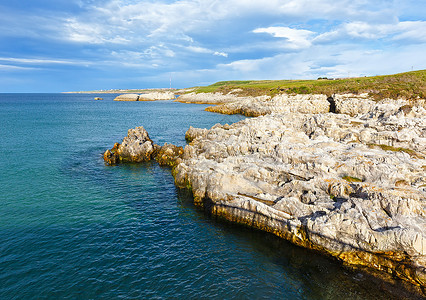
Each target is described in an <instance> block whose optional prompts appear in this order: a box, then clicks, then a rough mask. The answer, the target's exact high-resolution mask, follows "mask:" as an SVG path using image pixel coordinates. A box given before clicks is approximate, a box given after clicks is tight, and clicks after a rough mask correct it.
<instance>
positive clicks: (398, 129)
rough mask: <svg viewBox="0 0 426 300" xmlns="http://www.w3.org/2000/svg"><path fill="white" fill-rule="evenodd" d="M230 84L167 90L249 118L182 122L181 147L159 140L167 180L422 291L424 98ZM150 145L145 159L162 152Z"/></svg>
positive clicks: (243, 218) (219, 211)
mask: <svg viewBox="0 0 426 300" xmlns="http://www.w3.org/2000/svg"><path fill="white" fill-rule="evenodd" d="M235 93H236V92H229V93H226V94H220V93H210V94H202V93H198V94H196V93H190V94H187V95H183V96H181V97H179V98H178V101H181V102H190V103H209V104H213V105H215V106H212V107H209V108H207V110H209V111H214V112H219V113H226V114H234V113H240V114H244V115H246V116H252V117H255V118H250V119H245V120H242V121H240V122H238V123H235V124H232V125H228V124H225V125H221V124H217V125H215V126H213V127H212V128H211V129H201V128H192V127H191V128H190V129H189V130H188V131H187V133H186V136H185V137H186V139H187V141H188V142H189V145H187V146H186V147H185V149H184V150H183V149H182V150H181V151H179V150H178V151H174V150H167V147H166V148H164V151H163V153H164V152H168V153H171V160H170V163H163V164H165V165H170V166H172V167H173V170H172V173H173V176H174V178H175V183H176V185H177V186H178V187H180V188H186V189H189V190H190V191H192V194H193V196H194V203H195V204H196V205H199V206H201V207H204V209H206V210H207V211H209V212H210V213H212V214H213V215H216V216H218V217H221V218H224V219H226V220H229V221H231V222H236V223H240V224H245V225H248V226H250V227H253V228H257V229H260V230H264V231H267V232H271V233H273V234H275V235H278V236H280V237H282V238H285V239H287V240H289V241H291V242H293V243H295V244H297V245H300V246H303V247H307V248H310V249H314V250H318V251H320V252H322V253H326V254H328V255H331V256H333V257H336V258H337V259H339V260H341V261H342V262H343V263H346V264H348V265H352V266H365V267H368V268H370V269H375V270H377V271H379V272H382V273H386V274H392V275H393V276H396V277H399V278H402V279H404V280H406V281H407V282H410V283H411V284H413V285H414V286H417V287H419V288H420V289H421V290H422V291H423V293H424V289H425V287H426V271H425V269H426V212H425V208H426V176H425V174H426V160H425V157H426V109H425V108H426V107H425V100H424V99H421V98H416V99H414V100H413V99H410V100H406V99H398V100H393V99H382V100H380V101H378V100H377V99H373V98H372V97H370V96H369V95H368V94H360V95H354V94H348V93H346V94H333V95H328V96H326V95H323V94H312V95H310V94H308V95H288V94H278V95H275V96H268V95H263V96H255V97H252V96H248V97H242V96H237V95H235ZM136 140H137V139H136ZM141 142H142V145H143V144H144V143H145V142H146V140H141ZM123 144H126V143H125V141H124V140H123V143H122V145H123ZM136 144H138V143H136ZM165 146H166V145H165ZM165 146H163V147H165ZM117 147H118V146H117ZM117 147H114V148H117ZM168 147H171V146H168ZM114 148H113V149H114ZM153 148H154V149H156V150H154V152H152V153H154V154H153V155H150V157H151V158H155V159H157V161H161V159H159V158H158V157H160V156H161V155H160V156H159V153H161V151H160V148H159V146H153ZM108 151H109V150H108ZM142 156H143V155H142ZM106 161H107V162H108V160H107V159H106ZM118 161H120V159H118ZM122 161H126V159H123V160H122Z"/></svg>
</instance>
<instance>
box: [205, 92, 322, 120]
mask: <svg viewBox="0 0 426 300" xmlns="http://www.w3.org/2000/svg"><path fill="white" fill-rule="evenodd" d="M206 110H207V111H211V112H217V113H222V114H228V115H230V114H242V115H245V116H248V117H258V116H263V115H268V114H271V113H284V112H300V113H314V114H317V113H326V112H329V111H330V102H329V101H327V96H326V95H287V94H282V95H277V96H275V97H274V98H272V99H271V97H269V96H259V97H256V98H252V97H248V98H242V97H241V98H239V99H238V100H235V101H230V102H228V103H224V104H220V105H217V106H210V107H207V108H206Z"/></svg>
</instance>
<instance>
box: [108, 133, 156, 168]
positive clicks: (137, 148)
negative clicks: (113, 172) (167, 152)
mask: <svg viewBox="0 0 426 300" xmlns="http://www.w3.org/2000/svg"><path fill="white" fill-rule="evenodd" d="M157 149H158V146H157V145H155V144H154V142H153V141H152V140H151V139H150V138H149V135H148V132H147V131H146V130H145V128H143V127H142V126H141V127H136V128H135V129H129V131H128V132H127V136H126V137H125V138H124V139H123V142H122V143H121V144H119V143H115V145H114V147H113V148H112V149H111V150H107V151H105V153H104V160H105V161H106V162H107V163H108V164H110V165H113V164H117V163H122V162H142V161H149V160H151V159H152V158H153V155H154V153H155V152H156V150H157Z"/></svg>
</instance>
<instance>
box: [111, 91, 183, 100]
mask: <svg viewBox="0 0 426 300" xmlns="http://www.w3.org/2000/svg"><path fill="white" fill-rule="evenodd" d="M174 99H175V94H174V93H173V92H149V93H143V94H131V93H129V94H122V95H119V96H117V97H115V99H114V101H156V100H174Z"/></svg>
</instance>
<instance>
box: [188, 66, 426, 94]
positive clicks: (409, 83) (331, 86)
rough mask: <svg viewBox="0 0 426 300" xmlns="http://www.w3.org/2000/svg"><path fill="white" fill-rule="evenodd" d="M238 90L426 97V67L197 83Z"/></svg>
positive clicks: (206, 88) (216, 89) (219, 89)
mask: <svg viewBox="0 0 426 300" xmlns="http://www.w3.org/2000/svg"><path fill="white" fill-rule="evenodd" d="M233 90H237V91H235V92H234V94H236V95H239V96H260V95H271V96H274V95H276V94H279V93H288V94H326V95H332V94H342V93H352V94H362V93H368V94H369V95H370V96H372V97H373V98H375V99H383V98H394V99H395V98H406V99H418V98H422V99H425V98H426V70H420V71H412V72H406V73H400V74H395V75H383V76H372V77H357V78H343V79H333V80H331V79H318V80H246V81H220V82H217V83H214V84H212V85H209V86H204V87H196V88H195V89H194V90H193V91H194V92H196V93H208V92H221V93H225V94H226V93H228V92H230V91H233Z"/></svg>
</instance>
